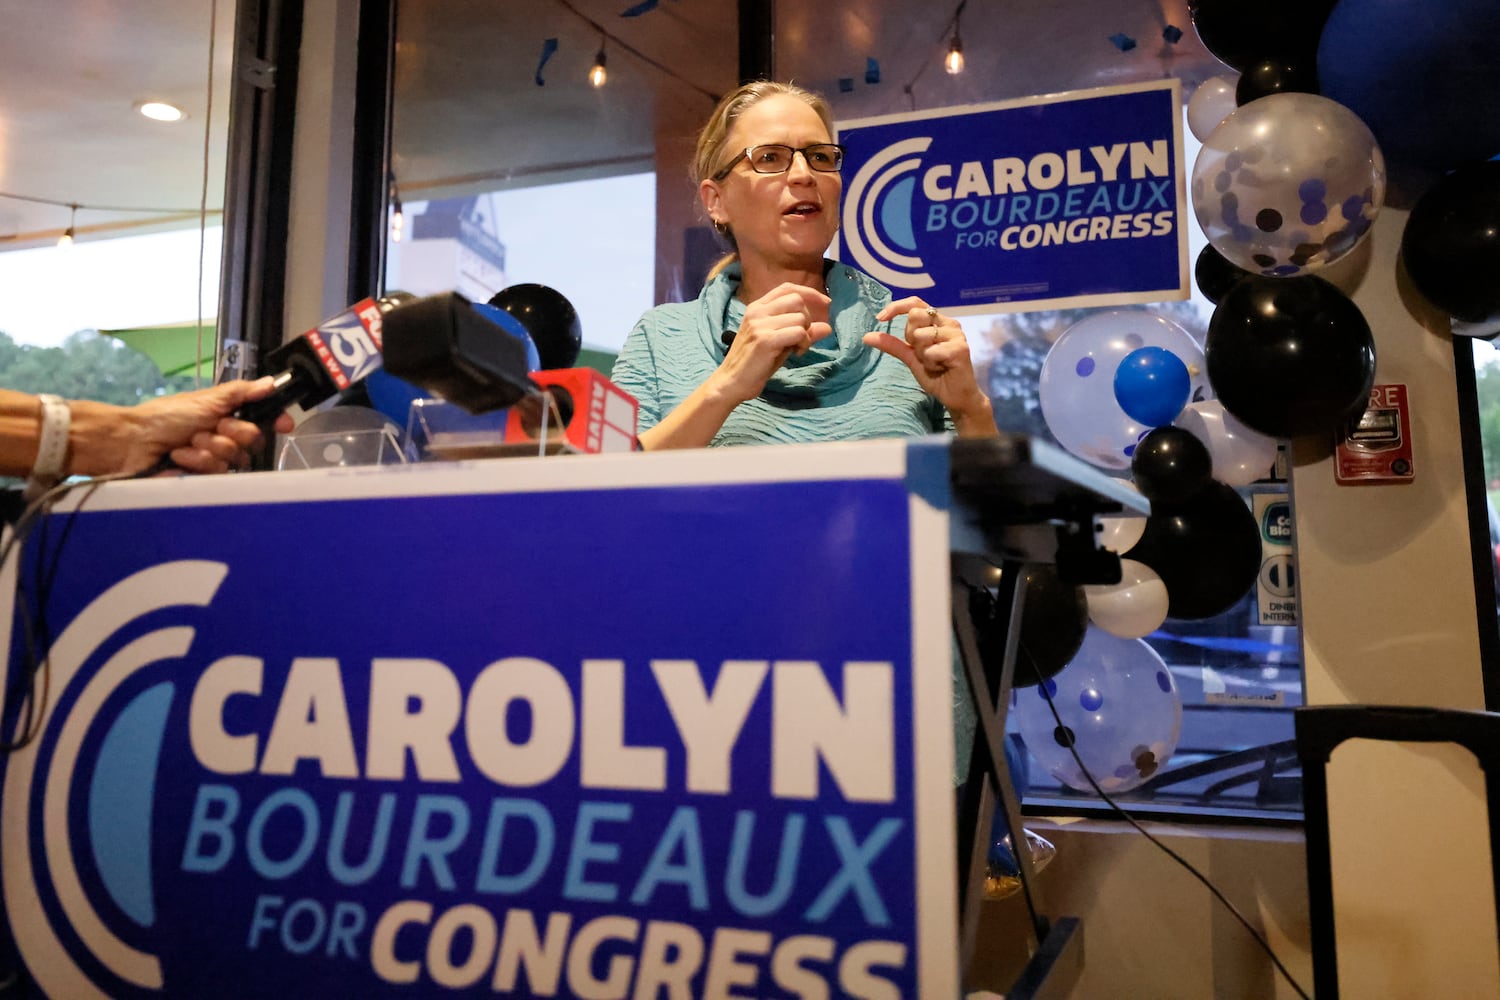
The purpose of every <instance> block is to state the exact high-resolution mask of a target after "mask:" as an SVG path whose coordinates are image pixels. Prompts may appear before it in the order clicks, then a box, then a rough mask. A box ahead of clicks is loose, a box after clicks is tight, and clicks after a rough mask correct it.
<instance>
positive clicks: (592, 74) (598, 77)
mask: <svg viewBox="0 0 1500 1000" xmlns="http://www.w3.org/2000/svg"><path fill="white" fill-rule="evenodd" d="M608 79H609V73H608V72H607V71H606V70H605V69H604V39H602V38H601V39H599V54H598V55H596V56H595V57H594V65H593V66H592V67H590V68H589V83H591V84H593V86H594V87H595V88H598V87H602V86H604V82H605V81H606V80H608Z"/></svg>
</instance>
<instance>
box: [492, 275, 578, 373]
mask: <svg viewBox="0 0 1500 1000" xmlns="http://www.w3.org/2000/svg"><path fill="white" fill-rule="evenodd" d="M490 305H492V306H496V307H498V308H500V309H504V310H505V311H506V312H508V313H510V314H511V315H512V316H514V317H515V318H516V319H518V320H520V322H521V325H522V326H524V327H525V328H526V332H527V333H529V334H531V340H532V342H533V343H535V344H536V352H537V355H538V356H539V357H540V359H541V362H542V368H543V369H546V370H549V371H550V370H552V369H554V368H572V367H573V364H574V363H575V362H576V361H577V360H578V352H579V350H581V349H582V348H583V327H582V326H581V325H580V324H579V322H578V312H577V310H575V309H574V308H573V303H571V302H569V301H568V300H567V298H566V297H564V296H563V294H562V293H561V292H559V291H557V290H556V289H554V288H548V287H547V286H546V285H534V284H523V285H511V286H510V287H509V288H502V289H501V290H500V291H498V292H496V293H495V294H494V295H493V296H492V297H491V298H490Z"/></svg>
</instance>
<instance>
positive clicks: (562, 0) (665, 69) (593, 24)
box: [557, 0, 967, 101]
mask: <svg viewBox="0 0 1500 1000" xmlns="http://www.w3.org/2000/svg"><path fill="white" fill-rule="evenodd" d="M557 2H558V3H559V4H561V5H562V6H564V7H566V8H567V9H568V12H569V13H571V14H573V15H574V16H575V17H577V18H578V19H579V20H581V21H583V22H584V23H585V24H587V25H588V26H589V27H590V28H593V29H594V30H595V31H597V32H599V34H601V35H603V36H604V37H605V38H606V39H608V40H609V41H611V42H614V43H615V44H616V45H618V46H619V47H620V48H622V49H624V50H625V51H626V52H629V53H630V54H631V55H633V56H635V57H636V58H637V59H639V60H641V62H644V63H646V64H647V65H649V66H652V67H654V68H656V69H657V70H658V71H660V72H662V73H665V74H666V75H667V76H670V77H671V78H672V79H674V80H676V81H677V82H678V83H680V84H682V85H683V86H685V87H689V88H691V89H693V90H696V91H697V92H698V93H700V94H702V95H703V96H704V97H706V98H708V99H709V100H710V101H718V99H719V95H718V94H715V93H713V92H712V91H710V90H709V89H708V88H706V87H700V86H698V85H697V84H696V83H694V82H693V81H691V80H689V79H687V78H686V77H684V76H682V75H680V74H679V73H678V72H677V71H676V70H674V69H672V68H671V67H670V66H665V65H663V64H661V63H659V62H657V61H656V60H655V59H652V58H651V57H650V56H648V55H646V53H644V52H642V51H641V50H640V49H638V48H636V47H635V46H634V45H631V44H630V43H629V42H627V41H625V40H624V39H623V38H621V37H620V36H619V35H615V34H611V33H610V32H608V31H605V30H604V26H603V25H601V24H600V23H599V22H598V21H596V20H594V19H593V18H591V17H589V16H588V15H587V14H585V13H584V12H583V11H581V10H579V9H578V8H577V7H574V6H573V5H572V4H571V3H569V2H568V0H557ZM965 2H967V0H965Z"/></svg>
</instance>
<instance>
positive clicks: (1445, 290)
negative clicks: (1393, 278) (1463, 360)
mask: <svg viewBox="0 0 1500 1000" xmlns="http://www.w3.org/2000/svg"><path fill="white" fill-rule="evenodd" d="M1401 259H1402V261H1403V262H1404V263H1405V264H1406V273H1407V274H1408V275H1410V276H1411V281H1412V284H1414V285H1416V286H1417V291H1419V292H1421V293H1422V294H1423V295H1424V296H1426V297H1427V300H1428V301H1430V302H1431V303H1432V304H1433V305H1435V306H1437V307H1438V308H1439V309H1441V310H1443V311H1444V312H1446V313H1448V314H1449V315H1451V316H1453V317H1455V318H1457V319H1461V320H1463V321H1465V322H1467V323H1487V322H1489V321H1491V320H1495V319H1500V161H1496V160H1486V161H1484V162H1483V163H1473V164H1469V165H1467V166H1463V167H1459V168H1458V169H1457V170H1454V171H1453V172H1452V173H1450V174H1447V175H1446V176H1444V177H1441V178H1439V179H1438V181H1437V182H1436V183H1434V184H1433V185H1432V187H1430V188H1429V189H1428V190H1427V191H1426V193H1425V194H1423V195H1422V197H1421V198H1419V199H1417V203H1416V204H1415V205H1413V206H1412V210H1411V215H1410V216H1408V217H1407V220H1406V230H1405V232H1404V233H1403V234H1402V236H1401Z"/></svg>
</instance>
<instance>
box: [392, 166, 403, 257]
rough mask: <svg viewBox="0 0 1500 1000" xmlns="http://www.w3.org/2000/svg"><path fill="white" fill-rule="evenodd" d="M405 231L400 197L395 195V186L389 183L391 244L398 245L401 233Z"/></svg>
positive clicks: (393, 183)
mask: <svg viewBox="0 0 1500 1000" xmlns="http://www.w3.org/2000/svg"><path fill="white" fill-rule="evenodd" d="M405 229H406V213H405V212H404V211H402V209H401V196H400V195H399V194H397V193H396V184H395V182H394V181H392V182H391V242H392V243H400V242H401V233H402V231H403V230H405Z"/></svg>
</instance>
